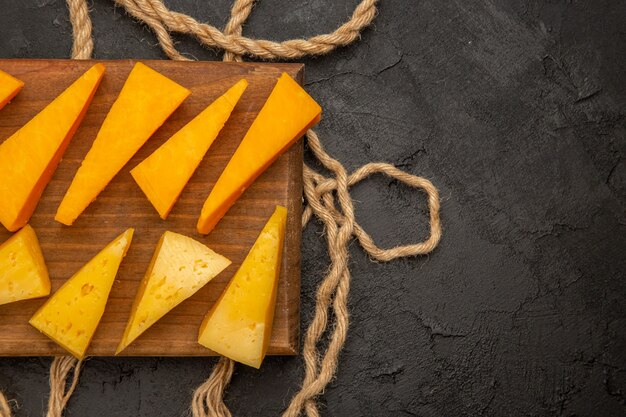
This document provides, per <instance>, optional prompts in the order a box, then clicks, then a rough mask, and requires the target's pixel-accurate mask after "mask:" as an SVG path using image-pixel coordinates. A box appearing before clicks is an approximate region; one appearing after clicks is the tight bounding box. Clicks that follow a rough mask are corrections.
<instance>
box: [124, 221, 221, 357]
mask: <svg viewBox="0 0 626 417" xmlns="http://www.w3.org/2000/svg"><path fill="white" fill-rule="evenodd" d="M228 265H230V261H229V260H228V259H226V258H225V257H223V256H222V255H220V254H218V253H215V252H213V251H212V250H211V249H209V248H208V247H206V246H205V245H203V244H202V243H200V242H198V241H195V240H193V239H191V238H189V237H187V236H183V235H180V234H178V233H172V232H165V233H164V234H163V236H161V239H160V240H159V243H158V245H157V248H156V251H155V252H154V256H153V257H152V261H150V266H149V267H148V270H147V271H146V275H145V276H144V279H143V280H142V281H141V284H140V286H139V290H138V291H137V296H136V297H135V302H134V303H133V307H132V310H131V315H130V318H129V319H128V324H127V325H126V330H125V331H124V336H123V337H122V340H121V341H120V344H119V346H118V348H117V352H116V354H117V353H120V352H121V351H122V350H124V349H125V348H126V347H127V346H128V345H130V344H131V343H132V342H133V341H134V340H135V339H136V338H137V337H139V335H141V334H142V333H143V332H145V331H146V330H147V329H148V328H149V327H150V326H152V325H153V324H154V323H156V322H157V321H158V320H159V319H160V318H161V317H163V316H164V315H165V314H167V313H168V312H169V311H170V310H171V309H173V308H174V307H176V306H177V305H178V304H180V303H181V302H183V301H184V300H186V299H187V298H189V297H191V296H192V295H193V294H195V293H196V291H198V290H199V289H200V288H202V287H203V286H204V285H205V284H206V283H207V282H209V281H211V280H212V279H213V278H214V277H215V276H217V275H218V274H219V273H220V272H222V271H223V270H224V269H225V268H226V267H227V266H228Z"/></svg>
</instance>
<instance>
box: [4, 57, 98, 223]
mask: <svg viewBox="0 0 626 417" xmlns="http://www.w3.org/2000/svg"><path fill="white" fill-rule="evenodd" d="M103 74H104V65H102V64H96V65H94V66H93V67H91V69H89V70H88V71H87V72H86V73H84V74H83V75H82V76H81V77H80V78H79V79H78V80H76V81H75V82H74V83H73V84H72V85H70V86H69V87H68V88H67V89H66V90H65V91H64V92H62V93H61V94H60V95H59V96H58V97H57V98H55V99H54V101H52V103H50V104H48V105H47V106H46V107H45V108H44V109H43V110H42V111H41V112H39V114H37V115H36V116H35V117H33V118H32V119H31V120H30V121H29V122H28V123H26V124H25V125H24V126H23V127H22V128H21V129H20V130H18V131H17V132H15V133H14V134H13V135H12V136H11V137H9V138H8V139H7V140H5V141H4V142H3V143H2V144H1V145H0V179H1V180H0V222H1V223H2V224H3V225H4V227H6V228H7V229H9V230H10V231H15V230H17V229H19V228H20V227H22V226H24V225H25V224H26V223H28V220H29V219H30V216H31V215H32V214H33V212H34V211H35V208H36V207H37V203H38V202H39V198H40V197H41V194H42V193H43V190H44V188H45V187H46V185H48V182H49V181H50V178H52V174H54V171H55V170H56V168H57V165H58V164H59V161H60V160H61V157H62V156H63V153H64V152H65V149H66V148H67V145H68V144H69V143H70V140H71V139H72V136H73V135H74V132H76V129H77V128H78V125H79V124H80V122H81V121H82V119H83V116H84V115H85V113H86V111H87V108H88V107H89V104H90V103H91V99H92V98H93V95H94V93H95V92H96V89H97V88H98V85H100V81H101V80H102V75H103Z"/></svg>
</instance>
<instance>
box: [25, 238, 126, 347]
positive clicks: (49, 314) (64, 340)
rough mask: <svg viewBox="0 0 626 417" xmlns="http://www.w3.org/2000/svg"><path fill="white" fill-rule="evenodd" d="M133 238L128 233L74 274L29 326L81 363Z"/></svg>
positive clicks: (35, 315)
mask: <svg viewBox="0 0 626 417" xmlns="http://www.w3.org/2000/svg"><path fill="white" fill-rule="evenodd" d="M132 238H133V229H128V230H127V231H125V232H124V233H122V234H121V235H120V236H118V237H117V238H116V239H115V240H113V241H112V242H111V243H109V244H108V245H107V246H106V247H105V248H104V249H102V251H100V253H98V254H97V255H96V256H95V257H94V258H92V259H91V260H90V261H89V262H88V263H86V264H85V265H84V266H83V267H82V268H81V269H80V270H79V271H78V272H77V273H75V274H74V275H73V276H72V277H71V278H70V279H69V280H67V282H66V283H65V284H63V286H62V287H61V288H59V290H58V291H57V292H55V293H54V294H53V295H52V297H50V299H49V300H48V301H46V303H45V304H44V305H43V306H42V307H41V308H40V309H39V310H38V311H37V312H36V313H35V314H34V315H33V317H32V318H31V319H30V321H29V323H30V324H31V325H33V326H34V327H35V328H37V329H38V330H40V331H41V332H43V333H44V334H45V335H47V336H48V337H49V338H50V339H52V340H54V341H55V342H56V343H58V344H59V345H61V346H62V347H63V348H64V349H66V350H67V351H68V352H70V353H71V354H72V355H74V356H75V357H77V358H79V359H82V358H83V357H84V356H85V351H86V350H87V347H89V343H90V342H91V338H92V337H93V335H94V333H95V332H96V328H97V327H98V324H99V323H100V319H101V318H102V314H103V313H104V308H105V306H106V303H107V300H108V298H109V292H110V291H111V287H112V286H113V282H114V280H115V276H116V275H117V270H118V268H119V266H120V263H121V262H122V259H123V258H124V256H125V255H126V251H127V250H128V247H129V246H130V242H131V240H132Z"/></svg>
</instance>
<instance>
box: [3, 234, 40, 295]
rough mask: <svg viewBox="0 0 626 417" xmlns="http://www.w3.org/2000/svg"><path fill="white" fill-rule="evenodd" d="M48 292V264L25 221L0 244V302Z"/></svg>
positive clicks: (35, 236) (35, 237)
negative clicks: (20, 228) (17, 230)
mask: <svg viewBox="0 0 626 417" xmlns="http://www.w3.org/2000/svg"><path fill="white" fill-rule="evenodd" d="M48 294H50V278H48V268H46V263H45V262H44V259H43V254H42V253H41V248H40V247H39V241H38V240H37V235H35V231H34V230H33V228H32V227H30V226H29V225H26V226H24V227H23V228H22V230H20V231H19V232H17V233H16V234H14V235H13V236H11V237H10V238H9V240H7V241H6V242H4V243H3V244H2V245H1V246H0V304H7V303H12V302H13V301H20V300H27V299H30V298H37V297H43V296H46V295H48Z"/></svg>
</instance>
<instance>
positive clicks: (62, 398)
mask: <svg viewBox="0 0 626 417" xmlns="http://www.w3.org/2000/svg"><path fill="white" fill-rule="evenodd" d="M81 365H82V361H79V360H78V359H76V358H73V357H71V356H57V357H55V358H54V360H53V361H52V365H51V366H50V398H49V400H48V414H46V417H61V416H62V415H63V410H64V409H65V407H66V406H67V402H68V401H69V400H70V397H71V396H72V394H73V393H74V390H75V389H76V385H77V384H78V377H79V376H80V367H81ZM72 371H73V375H72V381H71V382H70V385H69V387H67V389H66V385H67V377H68V376H69V374H70V372H72Z"/></svg>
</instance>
